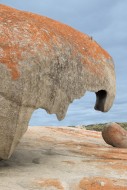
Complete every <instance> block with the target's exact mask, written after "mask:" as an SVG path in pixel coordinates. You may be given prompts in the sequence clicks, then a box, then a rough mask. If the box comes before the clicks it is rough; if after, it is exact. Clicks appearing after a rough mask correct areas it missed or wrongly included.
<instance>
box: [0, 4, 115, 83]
mask: <svg viewBox="0 0 127 190" xmlns="http://www.w3.org/2000/svg"><path fill="white" fill-rule="evenodd" d="M0 19H1V20H2V22H1V24H2V25H1V26H2V30H1V33H2V36H3V37H2V38H1V39H0V44H1V43H3V41H4V43H6V44H7V46H8V47H9V49H8V47H6V48H5V47H4V48H3V47H2V48H3V50H4V52H5V53H4V54H3V57H2V58H0V62H1V63H3V64H5V65H6V66H7V68H9V69H10V71H11V74H12V76H13V79H16V78H18V77H19V72H18V62H19V61H21V60H29V58H30V57H32V56H33V55H34V56H37V55H38V53H39V52H41V54H42V56H47V55H49V53H50V55H51V56H50V57H52V56H55V55H57V53H59V52H60V54H62V55H63V56H64V55H66V54H67V53H68V50H65V49H66V48H69V49H70V52H71V53H70V55H69V57H70V58H72V59H74V60H77V58H78V57H80V59H79V61H82V63H84V64H87V65H88V69H89V70H90V71H91V72H94V73H97V74H100V75H101V73H102V71H103V66H104V64H105V63H106V61H107V62H108V61H109V63H110V61H111V57H110V55H109V54H108V53H107V52H106V51H105V50H104V49H102V48H101V47H100V46H99V45H98V44H97V43H96V42H95V41H94V40H93V39H92V38H90V37H89V36H87V35H85V34H83V33H81V32H79V31H77V30H75V29H73V28H71V27H69V26H67V25H65V24H61V23H59V22H57V21H54V20H52V19H49V18H47V17H43V16H39V15H36V14H32V13H28V12H23V11H18V10H16V9H13V8H10V7H7V6H4V5H0ZM3 28H5V29H4V31H3ZM5 36H6V37H5ZM14 54H15V55H16V56H15V57H14V56H13V55H14ZM95 63H98V64H96V67H94V64H95ZM106 64H108V63H106ZM109 66H111V65H110V64H109Z"/></svg>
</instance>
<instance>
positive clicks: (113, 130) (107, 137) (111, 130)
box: [102, 123, 127, 148]
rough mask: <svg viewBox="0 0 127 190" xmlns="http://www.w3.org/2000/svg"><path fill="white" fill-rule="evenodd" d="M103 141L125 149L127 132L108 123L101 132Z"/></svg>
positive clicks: (126, 146) (118, 126)
mask: <svg viewBox="0 0 127 190" xmlns="http://www.w3.org/2000/svg"><path fill="white" fill-rule="evenodd" d="M102 137H103V139H104V141H105V142H106V143H107V144H109V145H112V146H113V147H118V148H127V131H126V130H124V129H123V128H122V127H121V126H120V125H118V124H117V123H109V124H107V125H106V126H105V127H104V128H103V130H102Z"/></svg>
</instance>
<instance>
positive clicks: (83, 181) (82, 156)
mask: <svg viewBox="0 0 127 190" xmlns="http://www.w3.org/2000/svg"><path fill="white" fill-rule="evenodd" d="M0 179H1V180H0V189H1V190H10V189H13V190H127V149H124V148H123V149H119V148H114V147H112V146H110V145H108V144H106V143H105V142H104V140H103V138H102V135H101V132H95V131H88V130H83V129H79V128H71V127H31V128H29V129H28V130H27V132H26V133H25V135H24V136H23V138H22V139H21V142H20V143H19V145H18V146H17V148H16V151H15V152H14V154H13V155H12V156H11V158H10V159H9V160H3V161H0Z"/></svg>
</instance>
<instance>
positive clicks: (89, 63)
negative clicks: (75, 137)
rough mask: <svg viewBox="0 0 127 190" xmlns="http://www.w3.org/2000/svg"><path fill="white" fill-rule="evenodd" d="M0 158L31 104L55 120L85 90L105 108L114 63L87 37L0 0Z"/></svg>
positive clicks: (98, 107)
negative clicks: (11, 6)
mask: <svg viewBox="0 0 127 190" xmlns="http://www.w3.org/2000/svg"><path fill="white" fill-rule="evenodd" d="M0 72H1V74H0V81H1V82H0V157H1V158H5V159H6V158H8V157H9V156H10V155H11V154H12V152H13V150H14V148H15V146H16V145H17V143H18V141H19V140H20V138H21V137H22V135H23V134H24V133H25V131H26V130H27V126H28V122H29V119H30V117H31V114H32V112H33V111H34V110H35V109H38V108H43V109H45V110H46V111H47V112H48V113H50V114H56V115H57V117H58V119H59V120H60V119H63V118H64V117H65V114H66V111H67V108H68V106H69V104H70V103H71V102H72V101H73V100H74V99H76V98H80V97H82V96H83V95H84V93H85V92H86V91H87V90H88V91H92V92H95V93H96V97H97V99H96V105H95V109H96V110H100V111H104V112H105V111H108V110H109V109H110V108H111V106H112V104H113V101H114V97H115V88H116V86H115V85H116V84H115V73H114V64H113V61H112V58H111V57H110V55H109V54H108V53H107V52H106V51H105V50H103V49H102V48H101V47H100V46H99V45H98V44H97V43H96V42H95V41H94V40H93V39H91V38H90V37H89V36H87V35H85V34H83V33H81V32H79V31H76V30H75V29H73V28H71V27H69V26H67V25H64V24H61V23H59V22H57V21H54V20H52V19H49V18H47V17H43V16H39V15H36V14H32V13H28V12H23V11H18V10H16V9H13V8H10V7H7V6H4V5H1V4H0Z"/></svg>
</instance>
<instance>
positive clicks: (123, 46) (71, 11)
mask: <svg viewBox="0 0 127 190" xmlns="http://www.w3.org/2000/svg"><path fill="white" fill-rule="evenodd" d="M0 3H1V4H5V5H9V6H12V7H14V8H17V9H20V10H25V11H30V12H33V13H37V14H40V15H44V16H47V17H50V18H52V19H55V20H58V21H60V22H62V23H65V24H68V25H70V26H72V27H73V28H75V29H77V30H79V31H81V32H83V33H86V34H88V35H89V36H92V37H93V38H94V40H96V41H97V42H98V43H99V44H100V45H101V46H102V47H103V48H104V49H105V50H106V51H108V53H109V54H110V55H111V56H112V58H113V60H114V63H115V70H116V79H117V96H116V99H119V97H120V98H123V99H124V101H126V103H127V87H125V84H126V85H127V52H126V51H127V11H126V9H127V0H121V1H120V0H36V1H35V0H20V1H17V0H0Z"/></svg>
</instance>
